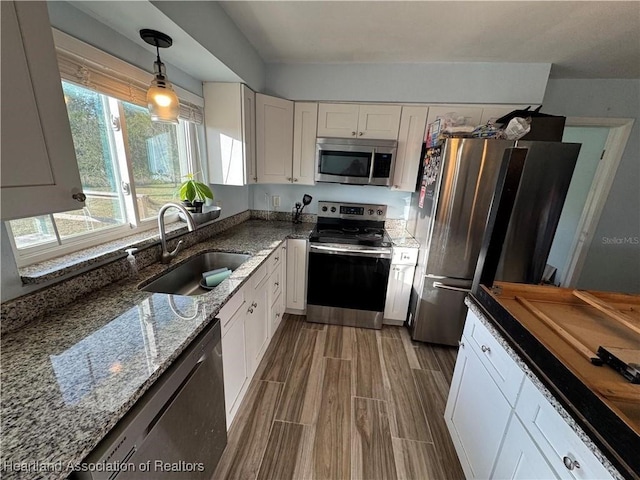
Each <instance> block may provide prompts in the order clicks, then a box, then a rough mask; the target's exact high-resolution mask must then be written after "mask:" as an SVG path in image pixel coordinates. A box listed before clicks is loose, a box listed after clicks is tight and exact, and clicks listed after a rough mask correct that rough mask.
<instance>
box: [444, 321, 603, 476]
mask: <svg viewBox="0 0 640 480" xmlns="http://www.w3.org/2000/svg"><path fill="white" fill-rule="evenodd" d="M564 415H567V414H566V413H565V414H564ZM564 415H561V414H560V413H559V412H558V411H557V410H556V407H554V406H553V405H552V404H551V403H550V402H549V401H548V400H547V398H546V397H545V396H544V395H543V394H542V393H541V391H540V390H539V389H538V387H536V385H535V384H534V383H533V381H532V380H531V379H530V378H528V377H526V376H525V375H524V372H523V371H522V369H521V368H520V367H519V365H518V364H517V363H516V361H515V360H514V359H513V358H512V357H511V356H510V355H509V354H508V353H507V351H506V350H505V349H504V347H502V345H501V343H500V342H499V341H498V339H497V338H496V337H495V336H494V335H493V334H492V333H491V332H490V330H489V329H488V328H487V327H486V326H485V325H484V323H483V322H481V321H480V320H479V319H478V317H477V316H476V315H475V314H474V313H473V312H472V311H471V310H470V311H469V313H468V315H467V320H466V323H465V328H464V332H463V335H462V341H461V344H460V349H459V351H458V358H457V360H456V366H455V370H454V374H453V380H452V382H451V390H450V391H449V398H448V400H447V406H446V409H445V421H446V423H447V427H448V429H449V433H450V434H451V438H452V441H453V444H454V446H455V449H456V452H457V454H458V458H459V459H460V463H461V464H462V468H463V470H464V472H465V475H466V477H467V478H563V479H568V480H574V479H584V480H587V479H594V478H598V479H609V478H612V475H611V474H610V473H609V471H608V470H607V469H606V468H605V467H604V465H602V463H601V462H600V461H599V460H598V458H597V456H596V455H595V454H594V453H593V452H592V451H591V450H590V449H589V447H587V445H586V444H585V443H584V442H583V441H582V440H581V438H580V437H579V435H578V434H577V433H576V432H575V431H574V429H573V428H572V427H571V426H569V424H568V423H567V422H566V421H565V420H564V418H563V417H564ZM509 418H510V419H511V420H509ZM507 421H508V422H507ZM507 423H508V427H507ZM505 427H507V428H505ZM496 454H497V455H496Z"/></svg>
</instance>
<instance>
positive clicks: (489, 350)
mask: <svg viewBox="0 0 640 480" xmlns="http://www.w3.org/2000/svg"><path fill="white" fill-rule="evenodd" d="M480 350H482V351H483V352H484V353H491V349H490V348H489V347H487V346H486V345H482V346H481V347H480Z"/></svg>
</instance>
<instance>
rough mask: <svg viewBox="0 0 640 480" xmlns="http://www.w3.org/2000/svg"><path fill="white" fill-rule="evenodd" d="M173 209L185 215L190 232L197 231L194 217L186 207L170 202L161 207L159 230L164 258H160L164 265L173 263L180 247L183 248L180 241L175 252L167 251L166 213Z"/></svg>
mask: <svg viewBox="0 0 640 480" xmlns="http://www.w3.org/2000/svg"><path fill="white" fill-rule="evenodd" d="M171 207H175V208H177V209H178V210H180V211H181V212H182V213H184V216H185V217H186V219H187V225H188V227H189V231H190V232H193V231H194V230H195V229H196V223H195V222H194V221H193V217H192V216H191V214H190V213H189V212H188V211H187V209H186V208H184V206H182V205H180V204H179V203H174V202H168V203H165V204H164V205H163V206H162V207H160V210H159V211H158V228H159V229H160V245H161V247H162V257H161V258H160V261H161V262H162V263H164V264H167V263H169V262H171V260H172V259H173V257H175V256H176V255H177V254H178V252H179V251H180V247H181V246H182V240H180V241H179V242H178V244H177V245H176V248H175V249H174V250H173V252H168V251H167V234H166V232H165V231H164V213H165V212H166V211H167V210H168V209H170V208H171Z"/></svg>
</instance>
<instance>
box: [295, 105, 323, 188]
mask: <svg viewBox="0 0 640 480" xmlns="http://www.w3.org/2000/svg"><path fill="white" fill-rule="evenodd" d="M317 128H318V104H317V103H309V102H296V103H295V107H294V114H293V173H292V180H291V182H292V183H299V184H301V185H314V184H315V175H314V166H315V157H316V130H317Z"/></svg>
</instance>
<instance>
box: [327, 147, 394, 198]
mask: <svg viewBox="0 0 640 480" xmlns="http://www.w3.org/2000/svg"><path fill="white" fill-rule="evenodd" d="M397 146H398V142H396V141H395V140H369V139H359V138H318V139H317V141H316V182H332V183H346V184H349V185H382V186H389V185H391V184H392V181H393V169H394V166H395V159H396V149H397Z"/></svg>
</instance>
